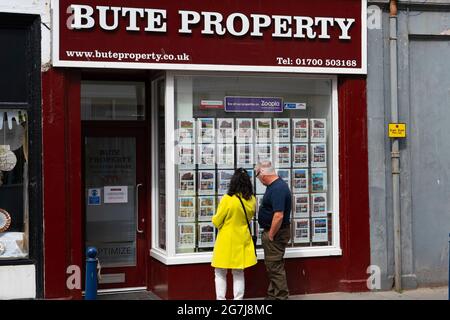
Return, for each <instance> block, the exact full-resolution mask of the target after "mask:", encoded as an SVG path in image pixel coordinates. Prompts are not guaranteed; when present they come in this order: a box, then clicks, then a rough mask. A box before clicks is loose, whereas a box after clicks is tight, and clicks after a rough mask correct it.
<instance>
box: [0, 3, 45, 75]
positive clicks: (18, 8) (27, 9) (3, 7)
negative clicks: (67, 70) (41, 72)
mask: <svg viewBox="0 0 450 320" xmlns="http://www.w3.org/2000/svg"><path fill="white" fill-rule="evenodd" d="M0 12H10V13H23V14H39V15H40V16H41V22H42V23H43V24H45V25H46V26H48V28H50V29H51V17H50V0H1V1H0ZM46 26H44V25H41V32H42V42H41V47H42V48H41V55H42V68H43V69H45V68H46V67H48V66H49V64H50V57H51V54H50V53H51V50H50V47H51V46H50V43H51V42H50V39H51V38H50V30H49V29H48V28H47V27H46Z"/></svg>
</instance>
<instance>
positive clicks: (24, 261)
mask: <svg viewBox="0 0 450 320" xmlns="http://www.w3.org/2000/svg"><path fill="white" fill-rule="evenodd" d="M30 264H36V262H35V261H33V260H31V259H29V258H17V259H14V258H7V259H3V260H2V259H0V266H20V265H30Z"/></svg>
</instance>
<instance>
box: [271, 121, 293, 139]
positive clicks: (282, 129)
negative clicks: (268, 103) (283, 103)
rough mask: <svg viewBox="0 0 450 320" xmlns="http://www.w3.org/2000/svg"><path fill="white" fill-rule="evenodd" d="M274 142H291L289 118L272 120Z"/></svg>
mask: <svg viewBox="0 0 450 320" xmlns="http://www.w3.org/2000/svg"><path fill="white" fill-rule="evenodd" d="M274 135H275V136H274V138H273V140H274V142H275V143H280V142H291V122H290V119H289V118H283V119H279V118H278V119H277V118H275V119H274Z"/></svg>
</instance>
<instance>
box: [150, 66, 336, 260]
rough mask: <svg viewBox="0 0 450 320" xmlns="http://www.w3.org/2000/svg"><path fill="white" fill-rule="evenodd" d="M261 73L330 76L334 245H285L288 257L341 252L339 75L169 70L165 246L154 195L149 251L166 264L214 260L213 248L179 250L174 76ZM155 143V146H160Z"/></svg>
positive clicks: (261, 255)
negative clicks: (160, 243) (161, 244)
mask: <svg viewBox="0 0 450 320" xmlns="http://www.w3.org/2000/svg"><path fill="white" fill-rule="evenodd" d="M255 75H257V76H259V77H274V76H275V77H284V78H302V79H318V80H319V79H320V80H331V83H332V90H331V121H332V133H331V134H332V165H333V170H332V171H333V173H332V181H333V182H332V188H333V212H332V245H329V246H311V247H288V248H286V253H285V258H287V259H290V258H306V257H326V256H341V255H342V249H341V246H340V221H339V217H340V191H339V184H340V181H339V105H338V77H337V76H336V75H304V74H296V75H293V74H286V73H253V72H195V71H167V72H166V76H165V80H166V81H165V84H166V90H165V95H166V96H165V134H166V136H165V144H166V148H165V152H166V154H165V157H166V160H165V169H166V174H165V179H166V204H165V206H166V250H162V249H160V248H158V247H157V245H158V243H157V239H156V237H155V234H157V232H158V230H157V228H158V224H157V222H158V221H157V217H158V215H157V212H158V207H157V202H155V201H154V200H156V199H155V198H153V201H152V203H153V204H152V226H153V230H152V231H153V232H152V241H151V249H150V255H151V256H152V257H153V258H155V259H156V260H158V261H160V262H162V263H163V264H165V265H179V264H195V263H210V262H211V260H212V251H210V252H196V253H176V227H175V226H176V199H175V193H174V192H173V190H175V186H176V168H175V165H174V162H173V161H171V160H170V159H175V149H176V148H175V139H174V138H175V137H174V134H175V129H176V128H175V123H176V121H175V120H176V110H175V107H176V105H175V104H176V102H175V77H177V76H212V77H218V76H224V77H226V76H255ZM154 115H155V114H153V116H152V126H153V127H156V125H157V123H156V120H155V119H157V117H155V116H154ZM157 145H158V144H157V141H156V143H154V144H153V148H155V146H157ZM155 151H157V150H156V149H153V150H152V159H151V161H152V163H153V168H154V169H155V166H154V165H155V163H157V162H158V153H157V152H155ZM155 179H157V175H153V178H152V189H153V190H154V194H153V196H155V195H158V194H159V190H158V185H157V183H158V181H157V180H155ZM257 258H258V260H262V259H263V258H264V251H263V249H262V248H260V249H257Z"/></svg>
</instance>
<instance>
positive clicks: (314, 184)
mask: <svg viewBox="0 0 450 320" xmlns="http://www.w3.org/2000/svg"><path fill="white" fill-rule="evenodd" d="M327 189H328V181H327V169H326V168H320V169H319V168H314V169H311V191H312V192H322V191H327Z"/></svg>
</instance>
